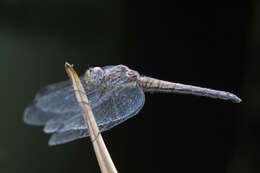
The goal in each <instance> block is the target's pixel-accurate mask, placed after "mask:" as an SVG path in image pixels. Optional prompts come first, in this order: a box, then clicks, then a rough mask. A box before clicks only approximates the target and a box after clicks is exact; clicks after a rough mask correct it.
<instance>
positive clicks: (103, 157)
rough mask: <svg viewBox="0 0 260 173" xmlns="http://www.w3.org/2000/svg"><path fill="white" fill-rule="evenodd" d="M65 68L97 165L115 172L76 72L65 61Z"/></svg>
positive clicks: (107, 171) (112, 172)
mask: <svg viewBox="0 0 260 173" xmlns="http://www.w3.org/2000/svg"><path fill="white" fill-rule="evenodd" d="M65 70H66V72H67V74H68V76H69V78H70V80H71V82H72V85H73V89H74V91H75V95H76V98H77V100H78V102H79V104H80V108H81V111H82V115H83V117H84V120H85V123H86V126H87V128H88V131H89V134H90V138H91V142H92V145H93V147H94V151H95V154H96V157H97V160H98V164H99V167H100V169H101V172H102V173H117V170H116V167H115V165H114V163H113V161H112V159H111V157H110V155H109V152H108V150H107V148H106V145H105V143H104V141H103V138H102V136H101V134H100V132H99V129H98V126H97V123H96V121H95V118H94V115H93V112H92V110H91V107H90V105H89V104H86V103H88V98H87V95H86V94H85V90H84V88H83V86H82V84H81V82H80V79H79V77H78V75H77V73H76V72H75V71H74V69H73V67H72V66H71V65H70V64H69V63H65Z"/></svg>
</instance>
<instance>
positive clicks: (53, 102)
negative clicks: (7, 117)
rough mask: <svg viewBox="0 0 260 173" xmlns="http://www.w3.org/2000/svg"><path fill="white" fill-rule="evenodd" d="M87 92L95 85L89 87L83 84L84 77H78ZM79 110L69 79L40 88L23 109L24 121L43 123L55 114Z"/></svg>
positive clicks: (89, 92) (92, 90) (91, 90)
mask: <svg viewBox="0 0 260 173" xmlns="http://www.w3.org/2000/svg"><path fill="white" fill-rule="evenodd" d="M80 79H81V81H82V84H83V85H84V88H85V90H86V92H87V93H88V94H91V93H93V92H94V91H95V89H96V88H97V87H89V86H87V85H86V84H85V80H84V77H83V76H81V77H80ZM78 111H79V105H78V103H77V100H76V97H75V94H74V91H73V88H72V85H71V82H70V81H69V80H67V81H64V82H59V83H55V84H51V85H48V86H46V87H45V88H43V89H41V90H40V91H39V92H38V93H37V94H36V96H35V98H34V100H33V102H32V103H31V104H29V106H28V107H27V108H26V109H25V111H24V121H25V122H26V123H28V124H32V125H44V124H46V122H47V121H49V120H50V119H52V118H53V117H55V116H57V115H64V114H66V113H67V114H69V113H75V112H78Z"/></svg>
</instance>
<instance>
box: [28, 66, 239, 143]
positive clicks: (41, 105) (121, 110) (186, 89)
mask: <svg viewBox="0 0 260 173" xmlns="http://www.w3.org/2000/svg"><path fill="white" fill-rule="evenodd" d="M80 80H81V82H82V84H83V86H84V88H85V90H86V94H87V97H88V99H89V104H90V106H91V108H92V110H93V114H94V116H95V119H96V122H97V125H98V127H99V129H100V131H101V132H102V131H106V130H108V129H111V128H112V127H114V126H116V125H118V124H120V123H122V122H124V121H126V120H127V119H129V118H131V117H133V116H134V115H136V114H137V113H138V112H139V111H140V110H141V108H142V107H143V105H144V102H145V96H144V91H147V92H168V93H183V94H193V95H198V96H206V97H211V98H219V99H224V100H231V101H233V102H235V103H239V102H241V99H240V98H238V97H237V96H236V95H234V94H232V93H229V92H225V91H218V90H213V89H208V88H201V87H196V86H191V85H184V84H179V83H173V82H167V81H163V80H158V79H154V78H150V77H147V76H141V75H139V73H138V72H137V71H134V70H131V69H129V68H128V67H127V66H124V65H116V66H105V67H103V68H101V67H94V68H90V69H89V70H87V72H86V73H85V75H83V76H81V77H80ZM24 121H25V122H26V123H28V124H32V125H43V126H44V132H45V133H52V136H51V138H50V140H49V145H58V144H62V143H67V142H70V141H73V140H75V139H79V138H83V137H87V136H89V134H88V130H87V128H86V125H85V121H84V119H83V116H82V114H81V110H80V107H79V104H78V102H77V100H76V97H75V94H74V91H73V88H72V85H71V83H70V81H69V80H68V81H64V82H60V83H55V84H51V85H49V86H47V87H45V88H43V89H42V90H40V91H39V92H38V93H37V94H36V96H35V98H34V100H33V102H32V103H31V104H30V105H29V106H28V107H27V108H26V109H25V111H24Z"/></svg>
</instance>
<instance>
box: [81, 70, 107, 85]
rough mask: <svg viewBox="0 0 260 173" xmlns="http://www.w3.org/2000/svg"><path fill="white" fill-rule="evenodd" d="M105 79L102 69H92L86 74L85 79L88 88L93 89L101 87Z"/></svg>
mask: <svg viewBox="0 0 260 173" xmlns="http://www.w3.org/2000/svg"><path fill="white" fill-rule="evenodd" d="M103 77H104V71H103V69H102V68H100V67H94V68H90V69H89V70H88V71H87V72H86V73H85V79H86V83H87V85H88V86H90V87H93V86H95V85H99V84H100V83H101V81H102V79H103Z"/></svg>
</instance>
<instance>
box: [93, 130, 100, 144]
mask: <svg viewBox="0 0 260 173" xmlns="http://www.w3.org/2000/svg"><path fill="white" fill-rule="evenodd" d="M99 135H100V132H98V134H97V135H95V139H93V140H91V142H95V141H96V140H97V137H98V136H99Z"/></svg>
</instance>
